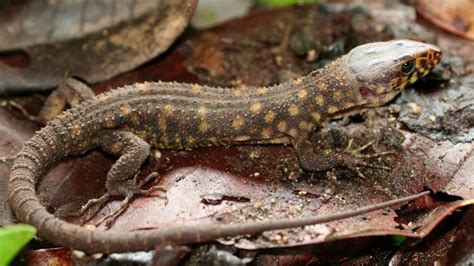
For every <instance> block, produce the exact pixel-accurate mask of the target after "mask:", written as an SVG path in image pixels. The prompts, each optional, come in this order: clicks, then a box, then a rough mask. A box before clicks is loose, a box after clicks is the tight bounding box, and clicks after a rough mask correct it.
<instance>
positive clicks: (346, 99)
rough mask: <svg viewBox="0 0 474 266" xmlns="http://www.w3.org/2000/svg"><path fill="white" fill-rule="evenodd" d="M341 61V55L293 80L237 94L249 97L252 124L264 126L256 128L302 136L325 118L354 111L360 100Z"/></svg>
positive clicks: (343, 60) (343, 59)
mask: <svg viewBox="0 0 474 266" xmlns="http://www.w3.org/2000/svg"><path fill="white" fill-rule="evenodd" d="M345 60H346V58H345V57H342V58H340V59H338V60H335V61H334V62H332V63H331V64H329V65H327V66H326V67H324V68H322V69H320V70H317V71H314V72H312V73H310V74H308V75H306V76H304V77H301V78H298V79H295V80H293V81H289V82H286V83H282V84H279V85H275V86H272V87H268V88H256V89H251V91H249V92H247V94H246V93H244V92H242V93H240V92H238V93H237V94H238V95H239V96H240V94H242V96H243V97H250V98H252V100H251V105H250V112H249V114H250V119H251V120H252V121H251V122H252V124H254V125H255V126H256V127H258V125H264V126H265V124H266V125H267V128H265V127H264V128H261V129H260V130H262V131H267V132H268V131H271V132H273V133H285V134H288V135H290V136H292V137H293V138H299V137H301V136H302V135H305V136H306V135H307V133H308V132H310V131H312V130H314V129H315V128H316V127H318V126H319V125H320V124H321V123H322V122H323V121H324V120H325V119H327V118H331V117H334V116H337V115H340V114H344V113H346V112H350V111H352V110H357V109H358V106H360V105H361V104H362V103H363V99H362V98H361V96H360V94H359V93H357V92H358V91H357V90H356V89H354V88H353V87H352V86H354V84H356V82H355V80H354V77H353V76H352V75H351V74H350V73H349V72H348V71H347V69H346V67H345ZM237 90H239V89H237ZM243 90H250V89H243ZM260 107H261V108H260ZM277 118H280V119H277ZM260 127H261V126H260ZM263 135H268V134H263Z"/></svg>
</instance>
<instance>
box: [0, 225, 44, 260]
mask: <svg viewBox="0 0 474 266" xmlns="http://www.w3.org/2000/svg"><path fill="white" fill-rule="evenodd" d="M35 235H36V228H34V227H33V226H30V225H26V224H15V225H12V226H7V227H3V228H0V252H1V253H0V265H1V266H3V265H8V263H10V261H11V260H12V259H13V258H14V257H15V256H16V254H18V252H19V251H20V250H21V249H22V248H23V246H25V245H26V244H27V243H28V242H30V240H31V239H32V238H33V236H35Z"/></svg>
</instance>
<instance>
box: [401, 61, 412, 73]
mask: <svg viewBox="0 0 474 266" xmlns="http://www.w3.org/2000/svg"><path fill="white" fill-rule="evenodd" d="M414 69H415V60H413V59H412V60H409V61H406V62H405V63H403V64H402V69H401V70H402V73H403V74H404V75H410V74H411V72H413V70H414Z"/></svg>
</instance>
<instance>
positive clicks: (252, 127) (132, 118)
mask: <svg viewBox="0 0 474 266" xmlns="http://www.w3.org/2000/svg"><path fill="white" fill-rule="evenodd" d="M441 57H442V52H441V51H440V49H439V48H438V47H437V46H434V45H431V44H426V43H422V42H417V41H411V40H393V41H387V42H374V43H368V44H364V45H360V46H357V47H355V48H353V49H352V50H351V51H349V53H347V54H346V55H343V56H342V57H340V58H338V59H336V60H334V61H333V62H331V63H329V64H328V65H327V66H325V67H323V68H321V69H318V70H315V71H312V72H310V73H309V74H307V75H306V76H303V77H300V78H297V79H294V80H291V81H288V82H285V83H282V84H277V85H273V86H268V87H252V88H248V87H241V88H216V87H208V86H204V85H197V84H183V83H175V82H152V83H137V84H134V85H129V86H124V87H122V88H119V89H116V90H113V91H111V92H107V93H103V94H99V95H97V96H96V97H92V98H91V99H89V100H86V101H85V102H83V103H81V104H79V105H78V106H76V107H73V108H71V109H69V110H66V111H64V112H62V113H61V114H59V115H58V116H57V117H56V118H55V119H53V120H51V121H49V122H48V123H47V124H46V126H44V127H43V128H42V129H40V130H39V131H37V132H36V133H35V134H34V136H33V137H32V138H31V139H30V140H28V141H27V142H26V143H25V144H24V145H23V148H22V149H21V151H20V152H19V153H18V154H17V156H16V159H15V161H14V163H13V166H12V168H11V173H10V179H9V193H10V203H11V206H12V208H13V210H14V211H15V213H16V215H17V217H18V218H19V219H20V220H21V221H23V222H25V223H28V224H32V225H34V226H35V227H36V228H37V229H38V235H39V236H40V237H43V238H45V239H47V240H49V241H51V242H53V243H56V244H60V245H62V246H66V247H70V248H74V249H79V250H83V251H87V252H93V253H97V252H100V253H112V252H124V251H127V252H130V251H138V250H147V249H148V250H149V249H153V248H154V247H155V246H157V245H160V244H167V243H183V244H187V243H198V242H206V241H211V240H215V239H217V238H219V237H225V236H236V235H244V234H256V233H259V232H262V231H266V230H275V229H283V228H290V227H295V226H303V225H309V224H313V223H318V222H321V221H323V222H324V221H328V220H327V219H328V217H317V216H316V217H304V218H294V219H277V220H272V221H263V222H248V223H237V224H212V223H211V224H203V225H198V226H197V225H192V226H186V225H183V226H179V227H176V228H169V229H166V230H157V229H155V230H146V231H135V232H114V231H113V230H112V231H101V230H91V229H87V228H84V227H82V226H80V225H75V224H71V223H68V222H66V221H63V220H62V219H60V218H58V217H55V216H54V215H53V214H51V213H49V212H48V211H47V210H46V209H45V207H44V206H43V205H42V204H41V203H40V201H39V200H38V197H37V195H36V191H35V189H36V188H35V185H36V184H37V182H38V181H39V179H40V178H41V176H42V175H43V174H44V172H45V171H46V169H47V168H48V167H49V166H51V165H52V164H54V163H55V162H58V161H60V160H61V159H64V158H66V157H69V156H78V155H81V154H83V153H85V152H87V151H89V150H92V149H95V148H100V149H102V150H104V151H105V152H106V153H110V154H112V155H115V156H117V157H118V160H117V161H116V162H115V163H114V164H113V165H112V167H111V169H110V170H109V171H108V173H107V180H106V194H105V195H104V196H103V197H101V198H102V199H104V198H107V197H108V196H123V197H124V198H125V199H126V200H127V199H130V197H131V196H133V195H134V194H141V193H144V192H146V191H144V190H142V189H141V186H142V184H143V183H142V182H139V181H137V179H136V174H137V173H138V172H139V170H140V167H141V165H142V163H143V162H144V160H146V159H147V157H148V156H149V154H150V147H153V148H157V149H158V150H159V149H194V148H198V147H207V146H221V145H224V146H229V145H240V144H246V143H252V144H255V143H256V144H289V145H292V147H293V148H294V150H295V152H296V155H297V157H298V159H299V163H300V167H301V168H302V169H303V170H305V171H309V172H316V171H324V170H327V169H331V168H334V167H337V166H340V165H342V166H346V167H349V166H351V164H350V163H348V162H349V161H351V160H350V159H351V156H354V155H353V154H352V153H349V154H344V153H338V152H334V151H332V150H324V151H320V150H318V149H317V148H315V147H314V146H312V143H310V141H309V140H308V136H309V135H310V134H311V133H312V132H315V131H317V130H318V128H320V127H321V124H322V123H323V122H324V121H326V120H327V119H331V118H333V117H336V116H340V115H341V114H348V113H351V112H357V111H360V110H362V109H365V108H370V107H376V106H380V105H383V104H385V103H387V102H389V101H390V100H392V99H393V98H394V97H395V96H396V95H397V94H398V93H399V92H400V91H402V90H403V89H404V88H406V87H407V86H409V85H410V84H412V83H414V82H416V81H417V80H418V79H419V78H421V77H423V76H425V75H427V74H428V73H429V72H430V70H431V69H432V68H433V67H434V66H436V65H437V64H438V63H439V61H440V60H441ZM146 179H148V178H146ZM90 202H97V201H94V200H92V201H90ZM90 202H89V203H90ZM89 203H88V204H86V205H89ZM338 217H342V216H338ZM333 218H334V217H333Z"/></svg>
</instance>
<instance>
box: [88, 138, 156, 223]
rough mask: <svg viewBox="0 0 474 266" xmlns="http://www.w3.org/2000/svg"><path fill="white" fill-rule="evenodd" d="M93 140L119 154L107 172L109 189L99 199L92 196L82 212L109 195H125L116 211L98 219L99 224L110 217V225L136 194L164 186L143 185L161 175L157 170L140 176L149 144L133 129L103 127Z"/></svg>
mask: <svg viewBox="0 0 474 266" xmlns="http://www.w3.org/2000/svg"><path fill="white" fill-rule="evenodd" d="M94 141H95V142H96V143H97V146H99V147H100V148H101V149H102V150H104V151H105V152H106V153H109V154H112V155H115V156H119V158H118V160H117V161H116V162H115V163H114V164H113V165H112V168H110V170H109V171H108V172H107V179H106V183H105V187H106V189H107V191H106V193H105V194H104V195H103V196H101V197H100V198H98V199H93V200H90V201H89V202H88V203H87V204H86V205H84V206H83V207H82V208H81V211H80V213H81V214H82V213H84V211H85V210H87V208H89V207H90V206H91V205H92V204H96V203H104V202H105V201H106V200H107V199H108V198H109V197H110V196H120V197H124V200H123V201H122V203H121V205H120V207H119V209H118V210H117V211H115V212H113V213H111V214H109V215H106V216H104V217H103V218H102V219H101V220H99V221H98V222H97V223H96V224H100V223H102V222H103V221H105V220H108V222H107V225H110V224H111V223H113V221H114V220H115V219H116V218H117V217H118V216H119V215H120V214H121V213H122V212H123V211H125V210H126V208H127V207H128V203H129V202H130V200H131V199H132V198H133V196H135V195H144V196H150V195H152V193H153V192H154V191H155V190H162V191H163V190H164V189H163V188H162V187H160V186H153V187H152V188H151V189H149V190H143V189H142V188H141V187H142V186H143V185H145V184H147V183H148V182H149V181H151V180H152V179H154V178H156V177H157V176H158V173H156V172H153V173H151V174H150V175H148V176H147V177H146V178H145V179H144V180H143V181H139V180H138V179H137V176H138V173H139V171H140V167H141V165H142V164H143V162H144V161H145V160H146V159H147V158H148V156H149V155H150V145H149V144H148V143H147V142H146V141H144V140H143V139H141V138H139V137H138V136H137V135H135V134H133V133H131V132H127V131H114V130H104V131H101V132H100V133H99V134H98V135H97V137H96V138H95V140H94ZM109 218H110V219H109Z"/></svg>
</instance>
